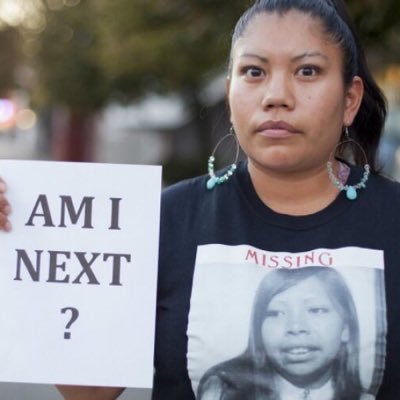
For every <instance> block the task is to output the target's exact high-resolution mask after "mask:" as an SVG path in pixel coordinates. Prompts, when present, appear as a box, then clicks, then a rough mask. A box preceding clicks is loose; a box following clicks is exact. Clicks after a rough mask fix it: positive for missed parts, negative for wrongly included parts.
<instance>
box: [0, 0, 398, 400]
mask: <svg viewBox="0 0 400 400" xmlns="http://www.w3.org/2000/svg"><path fill="white" fill-rule="evenodd" d="M249 3H250V2H249V1H248V0H168V1H166V0H0V158H13V159H41V160H63V161H93V162H106V163H135V164H162V165H163V177H164V184H165V185H168V184H171V183H173V182H175V181H177V180H180V179H183V178H186V177H190V176H194V175H198V174H203V173H205V172H206V167H207V159H208V156H209V154H210V153H211V151H212V149H213V147H214V145H215V143H216V142H217V141H218V140H219V138H220V137H222V136H223V135H225V134H226V133H227V132H228V129H229V123H228V122H229V118H228V113H227V106H226V102H225V97H224V78H225V74H226V65H227V57H228V52H229V46H230V35H231V32H232V29H233V26H234V24H235V21H236V20H237V18H238V17H239V15H240V14H241V13H242V12H243V10H244V9H245V8H246V7H247V6H248V4H249ZM347 4H348V6H349V8H350V10H351V14H352V16H353V18H354V19H355V22H356V25H357V27H358V30H359V33H360V34H361V40H362V42H363V44H364V46H365V47H366V50H367V58H368V60H369V63H370V66H371V68H372V70H373V73H374V75H375V77H376V78H377V80H378V82H379V84H380V86H381V88H382V89H383V91H384V92H385V94H386V96H387V99H388V104H389V118H388V122H387V125H386V130H385V135H384V139H383V141H382V146H381V150H380V159H381V163H382V166H383V168H384V171H385V172H386V174H388V175H390V176H392V177H393V178H394V179H397V180H399V179H400V91H399V89H400V1H399V0H348V1H347ZM223 152H224V151H223ZM226 152H228V153H229V151H228V150H227V151H226ZM232 156H233V154H232ZM227 162H231V160H229V158H228V161H227ZM38 362H40V360H38ZM129 395H130V397H131V398H133V396H132V391H128V392H127V393H126V394H125V395H124V396H123V397H121V399H122V398H129ZM135 395H137V397H134V398H135V399H138V400H139V399H148V398H149V393H148V392H147V391H136V392H135ZM59 398H60V397H59V396H58V395H57V392H56V391H55V390H54V389H53V388H52V387H47V386H44V385H22V384H9V383H2V384H0V399H2V400H3V399H4V400H23V399H33V400H35V399H38V400H39V399H40V400H46V399H59Z"/></svg>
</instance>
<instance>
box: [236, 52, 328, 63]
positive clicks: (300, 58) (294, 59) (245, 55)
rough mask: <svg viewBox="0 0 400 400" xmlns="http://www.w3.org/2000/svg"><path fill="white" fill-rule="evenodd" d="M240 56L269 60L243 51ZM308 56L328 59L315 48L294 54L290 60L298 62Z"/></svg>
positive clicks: (263, 60) (264, 61)
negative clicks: (314, 49)
mask: <svg viewBox="0 0 400 400" xmlns="http://www.w3.org/2000/svg"><path fill="white" fill-rule="evenodd" d="M239 57H240V58H257V59H258V60H259V61H261V62H262V63H263V64H266V63H268V62H269V59H268V58H267V57H263V56H260V55H258V54H255V53H243V54H241V55H240V56H239ZM308 57H320V58H323V59H325V60H326V61H328V60H329V58H328V57H327V56H326V55H325V54H323V53H321V52H320V51H318V50H316V51H306V52H304V53H301V54H299V55H296V56H294V57H292V58H291V59H290V60H291V62H293V63H294V62H299V61H301V60H302V59H303V58H308Z"/></svg>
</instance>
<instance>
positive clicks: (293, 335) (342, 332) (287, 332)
mask: <svg viewBox="0 0 400 400" xmlns="http://www.w3.org/2000/svg"><path fill="white" fill-rule="evenodd" d="M261 332H262V338H263V343H264V348H265V352H266V354H267V358H268V360H269V362H271V363H272V364H273V366H274V367H275V369H277V370H278V371H279V372H280V374H281V375H283V376H284V377H285V378H286V379H287V380H289V381H291V382H292V383H294V384H299V385H302V384H307V385H310V384H312V383H316V384H317V383H318V380H321V379H324V378H325V377H326V376H327V375H329V372H330V367H331V365H332V361H333V360H334V359H335V358H336V357H337V355H338V352H339V350H340V348H341V346H342V344H343V343H345V342H347V341H348V339H349V332H348V327H347V325H346V324H345V322H344V320H343V318H342V316H341V315H340V314H339V312H338V310H337V309H335V307H334V305H333V304H332V302H331V300H330V298H329V297H328V295H327V294H326V291H325V290H324V287H323V284H322V283H321V281H320V280H319V279H318V278H316V277H310V278H307V279H304V280H303V281H301V282H299V283H298V284H297V285H295V286H292V287H290V288H289V289H287V290H285V291H284V292H282V293H279V294H277V295H276V296H275V297H273V298H272V300H271V302H270V303H269V305H268V307H267V309H266V311H265V319H264V322H263V324H262V326H261Z"/></svg>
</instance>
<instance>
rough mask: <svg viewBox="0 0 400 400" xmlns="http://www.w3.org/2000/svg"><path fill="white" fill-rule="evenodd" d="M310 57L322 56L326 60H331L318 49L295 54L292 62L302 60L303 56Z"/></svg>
mask: <svg viewBox="0 0 400 400" xmlns="http://www.w3.org/2000/svg"><path fill="white" fill-rule="evenodd" d="M308 57H321V58H323V59H325V60H326V61H328V60H329V58H328V57H327V56H326V55H325V54H323V53H321V52H320V51H318V50H316V51H306V52H305V53H302V54H299V55H297V56H294V57H293V58H292V59H291V61H292V62H298V61H300V60H302V59H303V58H308Z"/></svg>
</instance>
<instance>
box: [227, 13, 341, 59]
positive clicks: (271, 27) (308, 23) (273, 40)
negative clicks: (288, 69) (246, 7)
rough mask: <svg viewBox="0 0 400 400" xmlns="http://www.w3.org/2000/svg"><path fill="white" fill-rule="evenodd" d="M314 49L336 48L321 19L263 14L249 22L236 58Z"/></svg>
mask: <svg viewBox="0 0 400 400" xmlns="http://www.w3.org/2000/svg"><path fill="white" fill-rule="evenodd" d="M310 46H311V47H335V48H336V46H334V44H333V43H332V41H331V40H329V36H328V35H327V34H326V32H325V29H324V27H323V24H322V22H321V20H320V19H319V18H317V17H313V16H311V15H310V14H306V13H303V12H301V11H297V10H291V11H288V12H286V13H284V14H278V13H277V12H273V13H267V12H262V13H260V14H258V15H256V16H255V17H254V18H252V19H251V20H250V21H249V24H248V26H247V27H246V29H245V31H244V33H243V35H242V36H241V37H239V38H238V39H237V40H236V42H235V43H234V47H233V54H234V55H235V56H237V55H238V54H240V53H243V51H247V49H248V50H251V49H254V50H258V51H268V50H271V51H272V50H280V51H281V52H284V51H291V52H294V51H296V50H300V51H301V49H305V48H307V49H309V48H310Z"/></svg>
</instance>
